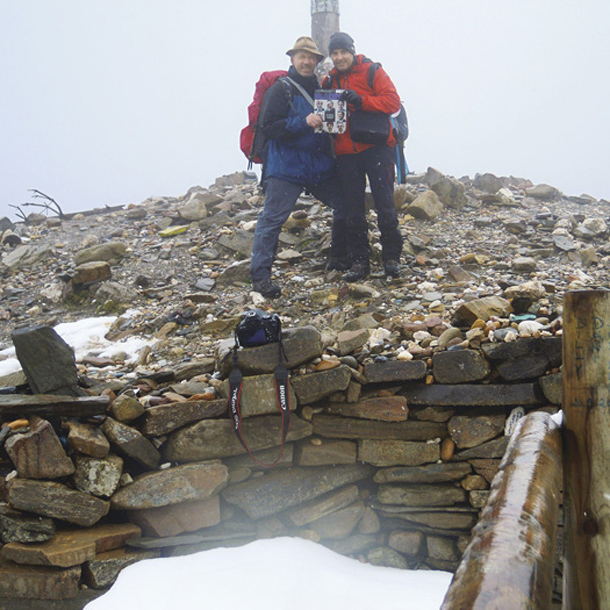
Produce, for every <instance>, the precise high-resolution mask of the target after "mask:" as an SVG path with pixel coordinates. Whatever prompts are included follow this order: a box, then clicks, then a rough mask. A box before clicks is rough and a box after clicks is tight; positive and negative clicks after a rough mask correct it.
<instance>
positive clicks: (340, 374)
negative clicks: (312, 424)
mask: <svg viewBox="0 0 610 610" xmlns="http://www.w3.org/2000/svg"><path fill="white" fill-rule="evenodd" d="M351 378H352V373H351V369H350V368H349V367H348V366H345V365H343V364H342V365H341V366H338V367H335V368H334V369H328V370H326V371H318V372H316V373H309V374H308V375H299V376H298V377H293V378H292V379H291V380H290V385H291V386H292V388H293V389H294V391H295V394H296V395H297V398H298V399H299V404H300V405H307V404H311V403H312V402H316V401H317V400H320V399H321V398H324V397H325V396H330V395H331V394H334V393H335V392H342V391H343V390H346V389H347V386H348V385H349V382H350V379H351Z"/></svg>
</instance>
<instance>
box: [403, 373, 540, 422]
mask: <svg viewBox="0 0 610 610" xmlns="http://www.w3.org/2000/svg"><path fill="white" fill-rule="evenodd" d="M401 393H402V394H404V395H405V396H406V397H407V404H408V405H409V407H413V406H416V405H422V406H423V405H426V406H437V407H473V406H505V407H514V406H519V405H520V406H523V407H525V406H539V405H541V404H542V403H543V401H544V397H543V395H542V392H541V391H540V388H539V386H538V384H537V383H515V384H489V385H475V384H470V385H468V384H463V385H443V384H432V385H421V384H407V385H406V386H405V387H404V389H403V390H402V392H401ZM394 425H395V424H394Z"/></svg>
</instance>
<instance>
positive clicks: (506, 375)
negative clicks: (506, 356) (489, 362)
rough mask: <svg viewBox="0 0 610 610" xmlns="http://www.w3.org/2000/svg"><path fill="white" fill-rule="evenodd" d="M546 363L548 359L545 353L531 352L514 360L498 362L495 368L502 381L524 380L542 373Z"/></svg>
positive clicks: (546, 365)
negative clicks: (529, 354)
mask: <svg viewBox="0 0 610 610" xmlns="http://www.w3.org/2000/svg"><path fill="white" fill-rule="evenodd" d="M548 365H549V360H548V357H547V356H546V354H532V355H531V356H524V357H523V358H516V359H515V360H505V361H504V362H499V363H498V364H497V366H496V369H497V371H498V374H499V375H500V377H501V378H502V379H504V381H525V380H528V379H537V378H538V377H540V376H541V375H544V373H545V371H546V370H547V369H548Z"/></svg>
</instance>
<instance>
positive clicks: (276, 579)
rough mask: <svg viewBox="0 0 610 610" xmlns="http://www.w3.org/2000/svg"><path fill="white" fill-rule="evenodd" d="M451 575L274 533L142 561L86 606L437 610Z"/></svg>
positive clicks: (102, 609) (104, 609)
mask: <svg viewBox="0 0 610 610" xmlns="http://www.w3.org/2000/svg"><path fill="white" fill-rule="evenodd" d="M452 576H453V575H452V574H451V573H450V572H439V571H424V570H418V571H411V570H400V569H397V568H382V567H377V566H372V565H370V564H364V563H360V562H359V561H357V560H355V559H350V558H348V557H344V556H342V555H339V554H337V553H335V552H333V551H331V550H329V549H327V548H326V547H323V546H321V545H319V544H316V543H314V542H311V541H309V540H302V539H299V538H274V539H271V540H258V541H256V542H252V543H250V544H247V545H245V546H243V547H239V548H218V549H213V550H211V551H203V552H200V553H195V554H193V555H186V556H184V557H168V558H161V559H146V560H143V561H140V562H138V563H136V564H133V565H131V566H129V567H127V568H125V569H124V570H123V571H122V572H121V574H120V575H119V578H118V580H117V581H116V583H115V584H114V585H113V586H112V588H111V589H110V590H109V591H108V592H107V593H105V594H104V595H102V596H101V597H99V598H97V599H96V600H94V601H92V602H90V603H89V604H87V605H86V606H85V609H84V610H133V608H137V607H139V608H142V609H145V610H178V609H179V610H201V609H202V608H213V609H214V610H235V609H236V608H248V610H285V609H286V608H289V609H290V610H312V609H314V608H315V610H339V609H348V610H361V609H370V608H383V609H384V610H438V608H439V607H440V605H441V603H442V601H443V598H444V597H445V594H446V592H447V589H448V587H449V583H450V582H451V578H452Z"/></svg>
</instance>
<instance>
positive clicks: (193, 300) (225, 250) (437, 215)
mask: <svg viewBox="0 0 610 610" xmlns="http://www.w3.org/2000/svg"><path fill="white" fill-rule="evenodd" d="M262 202H263V197H262V194H261V193H260V191H259V189H258V187H257V184H256V181H255V180H253V175H251V174H250V175H248V174H245V173H236V174H233V175H230V176H225V177H222V178H219V179H218V180H217V181H216V183H215V184H214V185H212V186H210V187H209V188H208V189H205V188H201V187H193V188H191V189H190V190H189V191H188V192H187V193H186V194H185V195H184V196H182V197H161V198H150V199H148V200H146V201H144V202H142V203H141V204H139V205H129V206H126V208H125V209H121V210H113V211H108V210H93V211H88V212H85V213H84V214H76V215H71V216H68V217H66V218H61V219H60V218H58V217H57V216H53V215H50V216H44V215H40V214H31V215H30V216H28V222H27V223H23V222H19V223H15V224H13V223H11V222H10V221H9V220H8V219H6V218H5V219H1V220H0V223H1V224H0V230H1V231H2V246H1V248H2V258H1V263H0V277H1V278H2V283H1V286H0V320H2V322H3V323H2V325H0V349H1V348H5V347H8V346H10V345H11V339H10V333H11V332H12V331H13V330H14V329H15V328H17V327H20V326H29V325H33V324H51V325H52V324H55V323H57V322H66V321H70V320H73V319H77V318H80V317H83V316H85V315H100V314H122V313H125V312H126V311H127V310H131V313H130V315H129V317H123V318H121V319H120V320H119V323H118V324H117V332H116V333H115V336H116V335H118V334H119V333H121V334H123V335H124V334H129V333H138V334H143V335H147V336H152V335H156V337H157V338H158V339H159V340H158V341H157V343H156V345H155V347H154V349H153V351H152V352H151V353H150V354H148V357H147V363H148V364H149V365H154V363H159V362H161V363H162V364H165V363H166V362H167V361H172V362H173V361H177V360H188V359H189V358H191V357H192V356H193V355H198V356H202V355H203V356H205V355H212V352H213V349H214V345H215V343H216V341H217V339H218V338H225V337H229V336H231V334H232V330H233V328H234V325H235V322H236V320H237V319H238V318H239V315H240V314H241V313H242V312H243V311H244V310H245V309H247V308H249V307H252V306H259V307H263V308H265V309H269V310H273V311H275V312H277V313H279V314H280V315H281V316H282V319H283V322H284V326H285V327H290V326H298V325H303V324H306V323H311V324H313V325H314V326H316V327H317V328H318V329H319V330H320V331H322V332H323V333H325V337H326V341H327V344H328V345H329V346H330V347H331V348H332V344H333V338H334V336H335V335H336V332H337V330H338V329H340V328H341V327H342V326H343V325H344V323H345V321H346V320H348V319H349V318H350V317H353V316H357V315H361V314H362V313H366V312H372V313H374V314H375V316H376V317H377V318H378V320H379V321H382V326H383V327H384V328H385V329H386V330H387V331H388V333H387V336H386V337H385V338H384V342H385V345H384V347H385V348H386V349H384V353H385V354H386V355H389V356H393V355H396V353H397V352H399V351H404V350H409V351H410V352H412V353H413V354H414V355H416V356H417V355H418V347H417V346H415V345H413V340H412V338H411V339H410V340H409V341H405V336H404V333H400V332H397V329H399V328H401V327H404V324H405V323H409V322H412V321H421V320H425V319H426V318H428V319H433V320H435V321H436V322H434V323H437V322H440V321H441V320H442V321H444V322H445V323H451V321H453V322H454V323H456V324H458V323H460V324H462V325H463V321H460V320H459V319H456V312H458V311H459V310H460V307H462V306H463V305H464V303H467V302H469V301H473V300H475V299H478V298H480V297H485V296H495V297H508V299H509V300H511V301H512V305H513V312H512V313H513V316H514V315H515V314H518V315H523V314H526V315H525V317H531V318H543V319H542V325H543V326H544V325H546V324H547V323H549V322H552V321H553V320H554V319H556V318H558V317H560V316H561V312H562V297H563V294H564V293H565V291H566V290H569V289H578V288H584V287H586V288H589V287H605V286H606V285H607V281H608V278H609V276H610V257H609V256H608V255H609V254H610V243H609V242H608V227H607V224H606V218H607V214H608V212H607V210H608V205H609V202H607V201H605V200H600V201H598V200H595V199H593V198H592V197H588V196H586V195H582V196H580V197H567V196H565V195H563V194H562V193H560V192H559V191H558V190H557V189H555V188H553V187H550V186H546V185H537V186H534V185H532V184H531V182H529V181H528V180H524V179H519V178H513V177H510V178H504V177H503V178H498V177H496V176H493V175H491V174H483V175H477V176H476V177H475V178H474V179H470V178H468V177H466V178H461V179H460V180H456V179H454V178H451V177H448V176H444V175H443V174H441V173H440V172H438V171H437V170H434V169H429V170H428V172H427V173H426V174H419V175H411V176H409V178H408V184H407V185H405V186H403V187H398V188H397V190H396V206H397V208H398V209H399V217H400V228H401V231H402V233H403V235H404V238H405V250H404V251H405V255H404V261H403V262H404V272H403V274H402V277H400V278H399V279H395V280H391V279H389V278H386V277H384V276H383V273H382V271H381V269H382V267H381V264H380V248H379V243H378V232H377V229H376V224H375V218H374V216H375V215H374V212H371V214H370V227H371V231H370V234H371V242H372V245H373V260H374V265H373V273H372V275H371V276H370V277H369V278H368V279H367V281H365V282H362V283H361V284H357V285H350V284H347V283H346V282H344V281H343V280H342V278H341V274H340V273H338V272H330V273H328V272H326V271H325V265H326V260H327V253H328V246H329V228H330V222H331V215H330V212H329V210H328V209H327V208H326V207H325V206H323V205H322V204H320V203H319V202H317V201H315V200H313V199H312V198H311V197H307V196H303V197H302V198H301V199H300V200H299V202H298V205H297V209H296V210H295V212H294V213H293V215H292V216H291V218H290V219H289V222H288V223H287V225H286V227H285V230H284V231H283V233H282V236H281V243H280V251H279V255H278V260H277V263H276V266H275V269H276V278H275V279H276V280H278V281H279V282H280V283H281V285H282V289H283V292H284V295H283V296H282V297H281V298H279V299H276V300H274V301H265V300H264V299H262V298H261V297H260V295H258V294H257V293H253V292H252V288H251V285H250V283H249V279H248V257H249V254H250V249H251V244H252V237H253V231H254V226H255V223H256V217H257V214H258V213H259V211H260V209H261V206H262ZM25 211H26V212H27V211H28V210H25ZM91 261H95V262H91ZM524 285H525V286H524ZM515 297H518V298H515ZM498 313H502V312H498ZM504 313H506V312H504ZM527 314H530V315H529V316H527ZM506 317H508V316H506ZM506 317H505V322H504V325H506ZM434 323H433V324H432V325H434ZM557 327H558V324H556V326H555V327H554V328H553V329H552V331H553V332H555V330H556V329H557ZM484 330H485V332H486V333H488V331H489V329H484ZM543 330H544V328H543ZM483 339H484V340H485V337H484V338H483Z"/></svg>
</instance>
